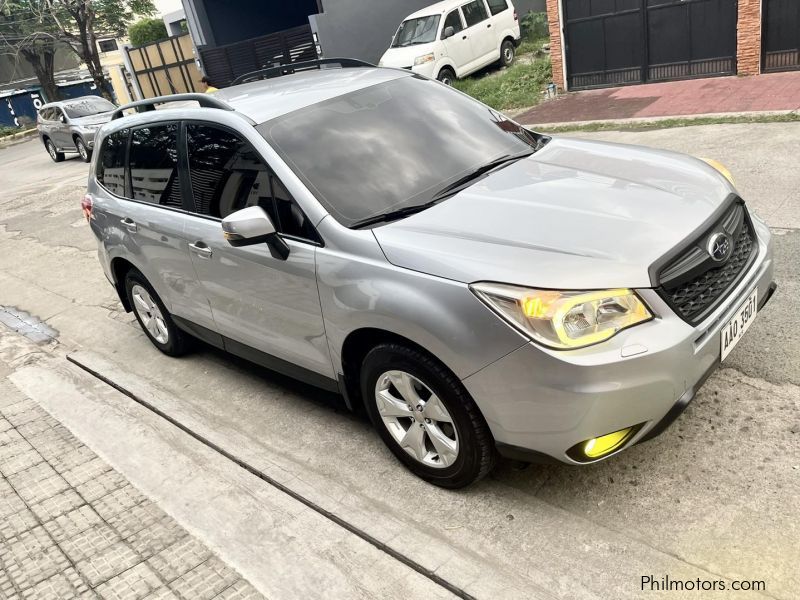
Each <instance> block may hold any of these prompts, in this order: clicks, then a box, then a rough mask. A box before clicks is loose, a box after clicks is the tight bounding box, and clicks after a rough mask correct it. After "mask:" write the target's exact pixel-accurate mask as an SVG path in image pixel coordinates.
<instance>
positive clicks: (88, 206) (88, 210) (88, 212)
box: [81, 194, 92, 223]
mask: <svg viewBox="0 0 800 600" xmlns="http://www.w3.org/2000/svg"><path fill="white" fill-rule="evenodd" d="M81 210H82V211H83V216H84V217H86V222H87V223H89V222H90V221H91V219H92V197H91V196H90V195H89V194H86V195H85V196H84V197H83V200H81Z"/></svg>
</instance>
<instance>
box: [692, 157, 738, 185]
mask: <svg viewBox="0 0 800 600" xmlns="http://www.w3.org/2000/svg"><path fill="white" fill-rule="evenodd" d="M700 160H702V161H703V162H704V163H706V164H707V165H709V166H711V167H714V168H715V169H716V170H717V171H719V174H720V175H722V176H723V177H724V178H725V179H727V180H728V181H729V182H730V183H731V185H732V186H733V187H736V183H735V182H734V181H733V175H731V172H730V171H729V170H728V167H726V166H725V165H723V164H722V163H721V162H719V161H716V160H714V159H713V158H701V159H700Z"/></svg>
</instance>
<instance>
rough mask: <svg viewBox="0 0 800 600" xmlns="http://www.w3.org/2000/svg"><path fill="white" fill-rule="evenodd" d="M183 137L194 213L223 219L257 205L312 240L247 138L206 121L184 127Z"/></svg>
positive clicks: (285, 228)
mask: <svg viewBox="0 0 800 600" xmlns="http://www.w3.org/2000/svg"><path fill="white" fill-rule="evenodd" d="M186 139H187V145H188V150H189V178H190V180H191V182H192V193H193V195H194V203H195V209H196V211H197V212H198V213H199V214H201V215H206V216H210V217H216V218H218V219H224V218H225V217H227V216H228V215H230V214H232V213H234V212H236V211H237V210H241V209H243V208H247V207H249V206H260V207H261V208H263V209H264V210H265V211H266V212H267V214H269V216H270V218H271V219H272V222H273V223H274V224H275V227H276V229H277V230H278V231H280V232H281V233H285V234H287V235H291V236H295V237H300V238H304V239H309V240H313V241H317V239H318V238H317V235H316V232H315V231H314V228H313V227H312V226H311V224H310V223H308V219H307V218H306V216H305V214H304V213H303V211H302V210H301V209H300V207H299V206H298V205H297V203H296V202H295V201H294V200H293V199H292V197H291V196H290V195H289V192H288V191H287V190H286V188H285V187H284V186H283V184H282V183H281V182H280V181H279V180H278V179H277V177H275V175H274V174H273V173H272V170H271V169H270V168H269V167H268V166H267V165H266V164H264V161H262V160H261V158H260V157H259V156H258V154H256V152H255V150H253V149H252V148H251V146H250V145H249V144H248V143H247V142H245V141H243V140H242V139H241V138H239V137H238V136H237V135H236V134H234V133H231V132H229V131H227V130H225V129H220V128H217V127H209V126H207V125H187V127H186Z"/></svg>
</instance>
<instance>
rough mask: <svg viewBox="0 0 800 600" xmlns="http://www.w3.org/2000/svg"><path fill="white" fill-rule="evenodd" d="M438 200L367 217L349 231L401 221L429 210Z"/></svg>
mask: <svg viewBox="0 0 800 600" xmlns="http://www.w3.org/2000/svg"><path fill="white" fill-rule="evenodd" d="M436 202H438V200H432V201H430V202H426V203H425V204H415V205H413V206H404V207H403V208H398V209H397V210H392V211H389V212H387V213H381V214H379V215H375V216H372V217H367V218H366V219H361V220H360V221H356V222H355V223H353V224H352V225H351V226H350V228H351V229H361V228H362V227H367V226H368V225H375V224H376V223H385V222H388V221H396V220H397V219H402V218H403V217H407V216H409V215H413V214H415V213H418V212H422V211H423V210H425V209H426V208H430V207H431V206H433V205H434V204H436Z"/></svg>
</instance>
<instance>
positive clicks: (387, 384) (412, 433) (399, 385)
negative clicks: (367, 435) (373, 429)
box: [375, 371, 459, 468]
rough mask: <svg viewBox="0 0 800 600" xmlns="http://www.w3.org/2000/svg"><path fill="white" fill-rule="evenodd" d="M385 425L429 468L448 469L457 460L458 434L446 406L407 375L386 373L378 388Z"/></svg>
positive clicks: (400, 442)
mask: <svg viewBox="0 0 800 600" xmlns="http://www.w3.org/2000/svg"><path fill="white" fill-rule="evenodd" d="M375 399H376V404H377V406H378V413H379V414H380V416H381V420H382V421H383V424H384V425H385V426H386V429H387V430H388V431H389V433H390V434H391V435H392V437H393V438H394V439H395V440H396V441H397V443H398V444H400V447H401V448H403V450H405V451H406V452H407V453H408V454H409V455H410V456H412V457H413V458H415V459H416V460H417V461H419V462H421V463H423V464H424V465H427V466H429V467H436V468H445V467H449V466H450V465H452V464H453V463H454V462H455V460H456V458H457V457H458V451H459V445H458V434H457V433H456V429H455V426H454V425H453V418H452V417H451V416H450V413H449V412H448V411H447V408H446V407H445V405H444V403H443V402H442V401H441V400H440V399H439V397H438V396H436V394H434V393H433V391H432V390H431V389H430V388H429V387H428V386H427V385H425V384H424V383H423V382H422V381H420V380H419V379H417V378H416V377H414V376H413V375H410V374H409V373H406V372H405V371H387V372H386V373H384V374H383V375H381V376H380V377H378V382H377V383H376V384H375Z"/></svg>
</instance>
